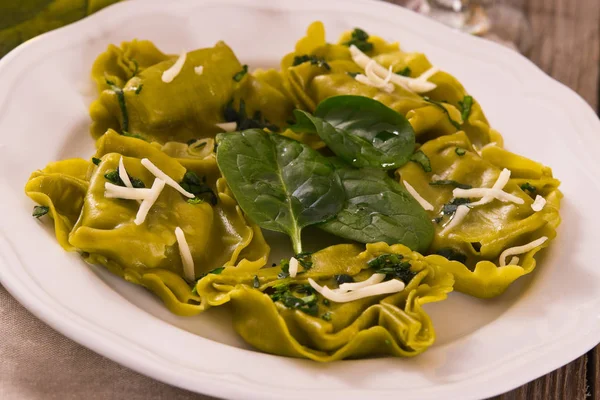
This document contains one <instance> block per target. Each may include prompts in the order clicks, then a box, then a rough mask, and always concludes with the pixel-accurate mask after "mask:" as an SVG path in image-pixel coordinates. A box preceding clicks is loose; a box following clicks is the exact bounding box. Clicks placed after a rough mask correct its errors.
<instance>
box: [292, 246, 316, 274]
mask: <svg viewBox="0 0 600 400" xmlns="http://www.w3.org/2000/svg"><path fill="white" fill-rule="evenodd" d="M294 258H295V259H296V260H298V264H300V265H301V266H302V267H303V268H304V269H305V270H309V269H311V268H312V266H313V262H312V253H311V252H309V251H304V252H302V253H298V254H296V255H295V256H294Z"/></svg>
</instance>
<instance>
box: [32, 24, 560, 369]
mask: <svg viewBox="0 0 600 400" xmlns="http://www.w3.org/2000/svg"><path fill="white" fill-rule="evenodd" d="M254 67H256V66H248V65H247V64H244V63H243V61H240V60H238V58H237V57H236V55H235V53H234V51H233V50H232V49H231V48H230V47H229V46H228V45H227V44H225V43H224V42H218V43H216V44H215V45H214V46H213V47H209V48H203V49H197V50H192V51H189V52H182V53H181V54H176V55H173V54H167V53H163V52H162V51H161V50H159V49H158V48H157V47H156V46H155V45H154V44H153V43H151V42H149V41H145V40H132V41H130V42H124V43H122V44H120V45H118V46H117V45H110V46H109V47H108V48H107V50H106V51H105V52H104V53H102V54H100V55H99V56H98V58H97V59H96V61H95V62H94V64H93V66H92V73H91V76H92V79H93V81H94V82H95V84H96V87H97V90H98V97H97V99H96V100H95V101H94V102H93V104H92V105H91V107H90V117H91V124H90V133H91V136H92V138H93V139H94V140H95V141H96V149H97V150H96V153H95V154H93V155H91V158H90V159H89V160H86V159H79V158H77V159H69V160H61V161H56V162H53V163H50V164H49V165H47V166H46V167H45V168H43V169H40V170H38V171H35V172H33V173H32V175H31V177H30V179H29V180H28V182H27V184H26V186H25V192H26V194H27V196H29V197H30V198H31V199H32V200H33V201H34V202H36V203H37V205H36V206H35V207H34V211H33V216H34V217H36V218H40V219H42V220H48V222H50V221H52V222H53V224H54V231H55V235H56V239H57V241H58V243H59V244H60V245H61V246H62V247H63V248H64V249H65V250H66V251H75V252H78V253H80V254H81V256H82V258H83V259H84V260H85V261H86V262H88V263H90V264H95V265H101V266H104V267H106V268H107V269H108V270H110V271H111V272H112V273H114V274H117V275H118V276H120V277H122V278H123V279H125V280H127V281H129V282H131V283H133V284H137V285H141V286H143V287H145V288H147V289H148V290H149V291H151V292H152V293H154V294H155V295H156V296H158V297H159V298H160V299H161V300H162V301H163V302H164V304H165V306H166V307H168V308H169V310H170V311H172V312H173V313H175V314H177V315H181V316H188V317H193V316H195V315H197V314H199V313H201V312H204V311H207V310H209V309H210V308H211V307H220V306H223V305H225V304H229V309H230V311H231V312H232V314H233V328H234V329H235V331H236V332H237V333H238V334H239V335H240V336H241V337H242V338H243V339H244V340H245V341H247V342H248V343H249V344H251V345H252V346H254V347H255V348H256V349H258V350H260V351H263V352H267V353H272V354H278V355H282V356H288V357H299V358H307V359H311V360H315V361H320V362H328V361H335V360H340V359H344V358H365V357H376V356H399V357H410V356H415V355H418V354H420V353H422V352H423V351H425V350H427V348H429V347H430V346H431V345H432V344H433V343H434V340H435V331H434V327H433V324H432V321H431V319H430V318H429V316H428V315H427V314H426V313H425V311H424V310H423V305H424V304H426V303H432V302H437V301H442V300H444V299H445V298H446V297H447V295H448V293H450V292H451V291H452V290H454V289H456V290H457V291H459V292H462V293H465V294H467V295H471V296H476V297H481V298H490V297H495V296H499V295H501V294H502V293H503V292H504V291H505V290H506V289H507V287H508V286H509V285H510V284H511V283H513V282H514V281H515V280H516V279H518V278H519V277H520V276H523V275H525V274H528V273H530V272H532V271H533V270H534V268H535V266H536V260H535V256H536V254H537V252H538V251H540V250H541V249H542V248H544V247H547V246H548V245H549V244H550V243H551V242H552V240H553V239H554V238H555V237H556V229H557V227H558V225H559V224H560V215H559V206H560V199H561V197H562V195H561V193H560V191H559V189H558V187H559V184H560V182H559V181H558V180H557V179H555V178H554V177H553V175H552V171H551V169H550V168H548V167H546V166H544V165H542V164H540V163H538V162H536V161H532V160H530V159H527V158H525V157H523V156H521V155H517V154H515V153H512V152H510V151H508V150H506V149H504V147H503V140H502V136H501V135H500V134H499V133H498V132H497V131H495V130H494V129H492V128H491V127H490V124H489V123H488V121H487V119H486V118H485V116H484V114H483V111H482V109H481V107H480V105H479V103H478V102H477V101H476V100H475V99H474V98H473V97H472V96H471V95H470V94H469V93H468V92H467V91H466V90H465V88H464V87H463V86H462V85H461V84H460V82H458V81H457V80H456V79H455V78H454V77H453V76H451V75H450V74H448V73H446V72H444V71H442V70H441V69H440V68H439V67H438V66H434V65H432V64H431V63H430V62H429V61H428V59H427V58H426V57H425V55H423V54H420V53H409V52H405V51H403V50H401V48H400V47H399V45H398V44H397V43H388V42H386V41H384V40H383V39H381V38H378V37H375V36H371V35H369V33H367V32H365V31H364V30H362V29H359V28H355V29H353V30H352V31H349V32H347V33H345V34H343V35H342V37H341V38H340V40H339V41H338V42H337V43H329V42H327V41H326V38H325V29H324V26H323V24H321V23H320V22H314V23H313V24H311V25H310V26H309V27H308V30H307V33H306V36H305V37H303V38H301V39H300V40H299V41H298V42H297V44H296V46H295V48H294V49H293V51H291V52H290V53H289V54H286V55H284V56H283V58H282V59H281V62H280V64H279V67H277V68H272V69H256V68H254ZM307 228H308V229H310V234H311V235H321V236H319V237H322V238H323V240H322V241H321V242H322V243H330V242H332V240H331V239H332V238H334V239H335V241H336V242H337V243H340V244H336V245H332V246H326V245H322V246H321V247H318V246H317V247H316V248H315V247H314V246H313V247H310V248H309V246H307V245H306V243H305V240H303V233H304V234H306V233H305V232H306V230H307ZM263 230H268V231H275V232H279V234H280V235H285V236H287V237H289V240H290V243H291V248H292V250H290V251H289V255H288V256H287V257H285V258H284V259H282V260H280V261H279V262H276V263H272V262H271V261H269V256H270V247H269V244H268V243H267V241H266V240H265V236H263ZM315 232H316V233H315Z"/></svg>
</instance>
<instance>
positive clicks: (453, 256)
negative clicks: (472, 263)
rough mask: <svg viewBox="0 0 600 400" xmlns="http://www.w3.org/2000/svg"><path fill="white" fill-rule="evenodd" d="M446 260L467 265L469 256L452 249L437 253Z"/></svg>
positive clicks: (444, 249)
mask: <svg viewBox="0 0 600 400" xmlns="http://www.w3.org/2000/svg"><path fill="white" fill-rule="evenodd" d="M435 254H438V255H440V256H442V257H444V258H447V259H448V260H450V261H458V262H460V263H463V264H464V263H465V262H466V261H467V256H466V255H464V254H463V253H461V252H460V251H458V250H454V249H453V248H451V247H444V248H442V249H439V250H438V251H436V252H435Z"/></svg>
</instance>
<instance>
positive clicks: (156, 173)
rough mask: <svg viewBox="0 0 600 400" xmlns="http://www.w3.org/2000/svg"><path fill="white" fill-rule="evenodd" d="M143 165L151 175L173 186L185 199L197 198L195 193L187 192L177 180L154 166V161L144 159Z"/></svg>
mask: <svg viewBox="0 0 600 400" xmlns="http://www.w3.org/2000/svg"><path fill="white" fill-rule="evenodd" d="M142 165H143V166H144V167H146V169H147V170H148V171H150V173H152V175H154V176H155V177H157V178H158V179H160V180H162V181H163V182H164V183H166V184H167V185H169V186H171V187H172V188H173V189H175V190H177V191H178V192H179V193H181V194H182V195H184V196H185V197H188V198H190V199H193V198H194V197H196V196H195V195H194V194H193V193H190V192H188V191H187V190H185V189H184V188H182V187H181V185H180V184H179V183H177V182H175V180H174V179H173V178H171V177H170V176H169V175H167V174H165V173H164V172H163V171H161V170H160V168H158V167H157V166H156V165H154V164H153V163H152V161H150V160H148V159H147V158H142ZM153 186H154V185H153Z"/></svg>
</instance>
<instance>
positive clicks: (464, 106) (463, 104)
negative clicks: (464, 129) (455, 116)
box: [458, 96, 473, 122]
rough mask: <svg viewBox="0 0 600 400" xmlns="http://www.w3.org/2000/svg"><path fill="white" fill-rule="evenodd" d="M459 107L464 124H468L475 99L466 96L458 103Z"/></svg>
mask: <svg viewBox="0 0 600 400" xmlns="http://www.w3.org/2000/svg"><path fill="white" fill-rule="evenodd" d="M458 106H459V107H460V111H461V117H462V120H463V122H466V121H467V119H468V118H469V115H470V114H471V107H472V106H473V97H471V96H465V97H463V99H462V101H459V102H458Z"/></svg>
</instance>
